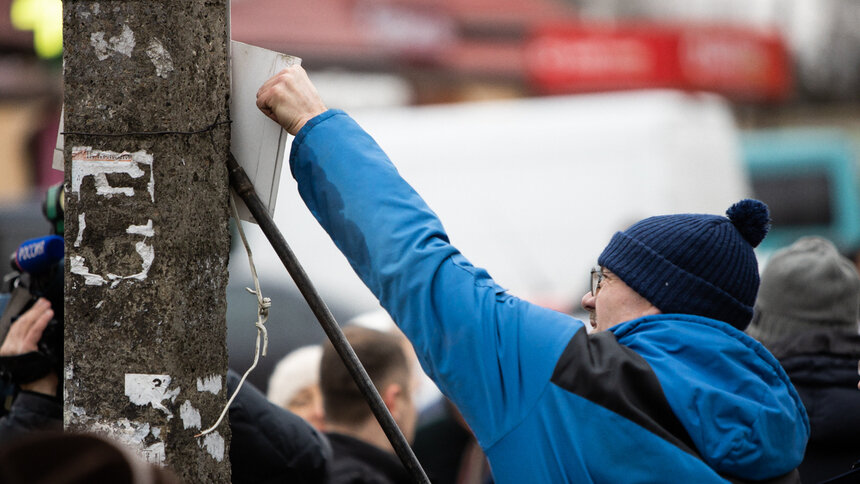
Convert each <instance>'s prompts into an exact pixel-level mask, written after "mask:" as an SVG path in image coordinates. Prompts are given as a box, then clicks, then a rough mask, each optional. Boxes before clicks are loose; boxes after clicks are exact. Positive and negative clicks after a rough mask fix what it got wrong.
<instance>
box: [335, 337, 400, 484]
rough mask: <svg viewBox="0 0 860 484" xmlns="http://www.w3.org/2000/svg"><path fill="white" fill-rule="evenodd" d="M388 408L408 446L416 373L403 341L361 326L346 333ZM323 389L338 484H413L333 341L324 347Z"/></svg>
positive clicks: (336, 483) (336, 482)
mask: <svg viewBox="0 0 860 484" xmlns="http://www.w3.org/2000/svg"><path fill="white" fill-rule="evenodd" d="M343 333H344V336H346V339H347V341H349V343H350V345H352V347H353V349H354V350H355V354H356V356H358V359H359V361H361V363H362V365H363V366H364V368H365V370H367V374H368V376H370V379H371V380H372V381H373V385H374V386H375V387H376V389H377V391H378V392H379V395H380V396H381V397H382V401H383V402H384V403H385V406H386V407H388V410H389V412H391V416H392V417H393V418H394V421H395V422H396V423H397V425H398V426H399V427H400V429H401V431H402V432H403V435H404V436H405V437H406V439H407V440H408V441H410V442H411V441H412V439H413V438H414V435H415V422H416V420H417V411H416V409H415V404H414V402H413V396H412V393H413V392H412V391H413V386H414V376H413V375H414V373H413V372H412V371H411V369H410V366H409V363H408V360H407V359H406V354H405V353H404V351H403V346H402V341H401V339H400V338H399V337H397V336H395V335H393V334H389V333H383V332H381V331H376V330H373V329H369V328H364V327H360V326H348V327H346V328H345V329H344V331H343ZM320 389H321V390H322V395H323V407H324V408H325V427H326V431H327V433H326V435H327V436H328V438H329V441H330V442H331V446H332V450H333V453H334V456H333V458H332V461H331V466H330V468H329V480H328V482H329V483H332V484H399V483H404V484H405V483H412V482H413V480H412V478H411V477H410V474H409V473H408V472H407V470H406V468H405V467H404V466H403V464H402V463H401V462H400V460H399V459H398V458H397V456H396V455H395V454H394V449H393V448H392V446H391V443H390V442H389V441H388V438H387V437H386V436H385V433H384V432H383V430H382V427H380V425H379V423H378V422H377V421H376V419H375V418H374V416H373V413H372V412H371V410H370V406H369V405H368V404H367V401H366V400H365V399H364V397H363V396H362V394H361V392H360V391H359V389H358V386H357V385H356V384H355V382H354V381H353V380H352V377H351V376H350V373H349V371H348V370H347V368H346V366H345V365H344V363H343V361H341V360H340V357H339V356H338V355H337V353H336V352H335V349H334V346H332V344H331V343H330V342H326V343H325V344H324V345H323V355H322V360H321V362H320Z"/></svg>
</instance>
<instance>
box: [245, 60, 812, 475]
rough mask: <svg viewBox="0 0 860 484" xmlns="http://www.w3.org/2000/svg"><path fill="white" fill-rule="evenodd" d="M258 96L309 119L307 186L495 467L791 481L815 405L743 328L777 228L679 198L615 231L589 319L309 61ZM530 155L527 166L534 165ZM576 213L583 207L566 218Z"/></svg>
mask: <svg viewBox="0 0 860 484" xmlns="http://www.w3.org/2000/svg"><path fill="white" fill-rule="evenodd" d="M257 105H258V107H259V108H260V109H261V110H262V111H263V112H264V113H265V114H266V115H268V116H269V117H270V118H272V119H273V120H275V121H276V122H278V123H279V124H280V125H281V126H283V127H284V128H285V129H286V130H287V131H288V132H290V133H292V134H294V135H295V136H296V138H295V140H294V141H293V145H292V151H291V155H290V168H291V170H292V173H293V176H294V177H295V178H296V180H297V182H298V189H299V193H300V195H301V196H302V198H303V200H304V201H305V203H306V204H307V206H308V208H309V209H310V211H311V212H312V213H313V215H314V216H315V217H316V218H317V220H318V221H319V222H320V224H321V225H322V226H323V228H325V230H326V231H327V232H328V234H329V235H330V236H331V238H332V240H333V241H334V242H335V244H336V245H337V246H338V248H339V249H340V250H341V251H342V252H343V253H344V254H345V255H346V257H347V259H348V260H349V262H350V264H351V265H352V267H353V269H354V270H355V271H356V272H357V273H358V275H359V276H360V277H361V278H362V280H363V281H364V283H365V284H367V286H368V287H369V288H370V290H371V291H372V292H373V293H374V294H375V295H376V296H377V297H378V298H379V300H380V302H381V304H382V305H383V307H384V308H385V309H386V310H387V311H388V312H389V314H390V315H391V316H392V318H393V319H394V321H396V322H397V324H398V326H400V328H401V329H402V330H403V332H404V333H405V334H406V336H407V337H408V338H409V340H410V341H411V342H412V344H413V346H414V347H415V350H416V353H417V354H418V357H419V360H420V361H421V365H422V367H423V368H424V370H425V371H426V372H427V374H428V375H430V377H431V378H433V380H434V381H435V382H436V383H437V384H438V385H439V387H440V389H441V390H442V391H443V392H444V393H445V395H446V396H448V398H450V399H451V400H452V401H453V402H454V403H455V404H456V405H457V407H458V408H459V409H460V411H461V412H462V414H463V416H464V417H465V419H466V421H467V422H468V424H469V426H470V427H471V428H472V430H473V431H474V433H475V435H476V437H477V438H478V442H479V443H480V444H481V447H482V448H483V449H484V450H485V452H486V454H487V457H488V458H489V460H490V465H491V467H492V470H493V475H494V477H495V479H496V481H497V482H500V483H524V482H530V483H531V482H546V483H557V482H609V483H619V482H696V483H706V482H726V480H730V481H733V482H747V481H762V480H771V482H791V479H792V478H794V477H796V471H794V469H795V468H796V467H797V465H798V464H799V463H800V461H801V458H802V457H803V452H804V447H805V445H806V441H807V438H808V435H809V422H808V419H807V416H806V412H805V410H804V408H803V406H802V404H801V403H800V399H799V398H798V395H797V393H796V392H795V390H794V388H793V387H792V385H791V383H790V382H789V380H788V378H787V377H786V375H785V372H784V371H783V370H782V368H781V367H780V366H779V364H778V363H777V362H776V360H775V359H774V358H773V357H772V356H771V355H770V353H768V352H767V351H766V350H765V349H764V348H763V347H762V346H761V345H760V344H759V343H757V342H756V341H754V340H753V339H752V338H750V337H748V336H746V335H745V334H744V333H743V332H742V330H743V329H744V328H745V327H746V326H747V324H748V323H749V320H750V318H751V316H752V306H753V303H754V301H755V295H756V291H757V290H758V284H759V276H758V267H757V264H756V259H755V255H754V253H753V247H754V246H756V245H758V243H759V242H760V241H761V240H762V239H763V238H764V235H765V234H766V232H767V227H768V214H767V207H765V206H764V204H762V203H761V202H758V201H755V200H744V201H741V202H739V203H737V204H735V205H734V206H732V207H731V208H730V209H729V211H728V212H727V214H728V218H727V217H721V216H715V215H695V214H685V215H668V216H659V217H651V218H648V219H645V220H643V221H641V222H639V223H637V224H635V225H633V226H632V227H630V228H628V229H627V230H625V231H623V232H619V233H617V234H615V236H614V237H613V238H612V240H611V241H610V242H609V245H608V246H607V247H606V249H605V250H604V251H603V253H602V254H601V255H600V257H599V258H598V263H599V265H600V267H599V268H598V269H596V270H595V272H594V273H593V276H592V277H593V279H592V281H593V284H592V291H591V292H590V293H589V294H586V295H585V296H584V297H583V301H582V303H583V307H585V308H586V309H587V310H589V311H590V312H591V314H592V318H591V324H592V326H593V327H594V328H595V329H597V330H598V331H597V332H595V333H594V334H589V333H588V331H587V330H586V326H585V324H584V323H582V322H581V321H578V320H575V319H573V318H571V317H570V316H567V315H564V314H561V313H558V312H555V311H551V310H549V309H545V308H542V307H539V306H536V305H534V304H531V303H529V302H526V301H523V300H520V299H518V298H516V297H514V296H512V295H510V294H508V293H507V292H506V291H505V290H504V289H503V288H501V287H500V286H498V285H497V284H496V283H495V282H494V281H493V279H492V278H491V277H490V276H489V274H488V273H487V272H486V271H485V270H483V269H480V268H477V267H474V266H472V265H471V264H470V263H469V261H468V260H466V258H465V257H464V256H463V255H461V254H460V252H459V251H458V250H457V249H456V248H455V247H453V246H452V245H451V244H450V243H449V241H448V237H447V235H446V233H445V231H444V229H443V228H442V224H441V223H440V221H439V220H438V218H437V217H436V215H435V214H434V213H433V212H432V211H431V210H430V208H429V207H428V206H427V205H426V204H425V203H424V201H423V200H422V199H421V198H420V197H419V196H418V194H417V193H416V192H415V191H414V190H413V189H412V188H411V187H410V186H409V185H408V184H407V183H406V182H405V181H404V180H403V179H402V178H401V177H400V176H399V174H398V173H397V170H396V169H395V168H394V165H393V164H392V163H391V162H390V161H389V160H388V158H387V156H386V155H385V153H383V152H382V150H381V149H380V148H379V146H378V145H377V144H376V143H375V142H374V141H373V139H372V138H371V137H370V136H369V135H368V134H367V133H365V132H364V131H363V130H362V129H361V128H360V127H359V126H358V125H357V124H356V123H355V122H354V121H353V120H352V119H351V118H350V117H349V116H347V115H346V114H345V113H343V112H341V111H336V110H327V109H326V108H325V106H324V104H323V103H322V101H321V100H320V98H319V96H318V94H317V92H316V90H315V88H314V87H313V85H312V84H311V83H310V81H309V80H308V78H307V75H306V74H305V72H304V70H302V68H301V67H291V68H287V69H286V70H284V71H282V72H281V73H279V74H278V75H276V76H275V77H273V78H272V79H270V80H269V81H267V82H266V83H265V84H264V85H263V86H262V87H261V88H260V91H259V92H258V93H257ZM526 168H527V167H526ZM571 223H575V221H571Z"/></svg>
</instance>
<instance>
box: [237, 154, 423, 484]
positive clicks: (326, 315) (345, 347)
mask: <svg viewBox="0 0 860 484" xmlns="http://www.w3.org/2000/svg"><path fill="white" fill-rule="evenodd" d="M227 169H228V170H229V172H230V185H231V186H232V187H233V190H234V191H235V192H236V194H237V195H239V197H240V198H241V199H242V200H243V201H244V202H245V205H246V206H247V207H248V210H249V211H250V212H251V215H253V216H254V219H256V220H257V223H258V224H259V225H260V228H261V229H262V230H263V233H264V234H266V238H267V239H269V243H270V244H272V247H273V248H274V249H275V252H276V253H277V254H278V257H280V258H281V262H283V263H284V267H286V268H287V272H289V273H290V276H291V277H292V278H293V281H295V283H296V286H297V287H298V288H299V292H301V293H302V296H304V298H305V301H307V303H308V306H310V308H311V311H313V313H314V315H315V316H316V317H317V320H318V321H319V323H320V326H322V329H323V331H325V334H326V335H327V336H328V339H329V340H331V342H332V344H333V345H334V349H335V351H337V354H338V355H339V356H340V359H341V360H343V363H344V364H345V365H346V368H347V369H348V370H349V373H350V374H351V375H352V379H353V380H355V383H356V384H357V385H358V388H359V390H361V393H362V394H363V395H364V398H365V399H366V400H367V403H368V404H370V409H371V411H373V415H374V416H375V417H376V420H378V421H379V425H380V426H382V430H383V431H384V432H385V435H386V436H387V437H388V440H389V441H390V442H391V445H392V447H394V452H395V453H397V456H398V457H399V458H400V461H401V462H403V465H404V466H406V469H407V470H408V471H409V472H410V473H411V474H412V477H413V478H414V479H415V482H418V483H421V484H425V483H426V484H429V483H430V480H429V479H428V478H427V475H426V474H425V473H424V469H422V468H421V464H420V463H419V462H418V458H417V457H415V453H413V452H412V449H411V448H410V447H409V443H408V442H406V437H404V436H403V433H402V432H401V431H400V428H399V427H397V424H396V423H395V422H394V418H393V417H392V416H391V413H390V412H389V411H388V408H387V407H386V406H385V403H384V402H383V401H382V397H380V396H379V392H377V391H376V387H374V386H373V382H372V381H371V380H370V377H369V376H368V375H367V371H365V369H364V366H362V364H361V362H360V361H358V357H357V356H355V351H353V349H352V346H350V345H349V342H348V341H347V340H346V337H344V335H343V331H341V329H340V327H339V326H338V325H337V321H335V319H334V316H332V314H331V311H329V309H328V307H327V306H326V305H325V303H324V302H323V300H322V298H321V297H320V295H319V293H317V291H316V289H315V288H314V286H313V284H312V283H311V280H310V278H308V275H307V274H306V273H305V270H304V269H303V268H302V266H301V265H300V264H299V261H298V259H296V256H295V254H293V251H292V250H291V249H290V246H289V245H288V244H287V241H286V239H284V236H283V235H281V231H280V230H278V227H277V226H276V225H275V222H274V220H272V217H271V216H270V215H269V212H267V211H266V208H265V207H264V206H263V202H262V201H260V197H259V196H258V195H257V192H256V191H255V190H254V185H253V184H252V183H251V180H250V179H249V178H248V175H247V174H245V170H243V169H242V167H241V166H239V163H238V162H236V158H234V157H233V154H232V153H229V156H228V158H227ZM236 223H241V222H239V221H238V220H237V221H236Z"/></svg>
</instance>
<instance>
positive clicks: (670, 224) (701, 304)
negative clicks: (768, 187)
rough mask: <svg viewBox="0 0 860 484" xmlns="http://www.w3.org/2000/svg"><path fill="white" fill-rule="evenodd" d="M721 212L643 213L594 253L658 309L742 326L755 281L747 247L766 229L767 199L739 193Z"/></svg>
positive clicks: (747, 317)
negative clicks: (712, 213)
mask: <svg viewBox="0 0 860 484" xmlns="http://www.w3.org/2000/svg"><path fill="white" fill-rule="evenodd" d="M726 215H727V216H726V217H722V216H719V215H706V214H677V215H660V216H656V217H649V218H646V219H644V220H642V221H640V222H637V223H636V224H634V225H632V226H630V227H629V228H628V229H626V230H624V231H623V232H617V233H616V234H615V235H614V236H613V237H612V240H610V241H609V245H607V246H606V248H605V249H604V250H603V253H601V254H600V257H599V258H598V259H597V262H598V264H600V265H601V266H604V267H606V268H607V269H609V270H611V271H612V272H613V273H615V274H616V275H617V276H618V277H619V278H621V280H622V281H624V282H625V284H627V285H628V286H629V287H630V288H632V289H633V290H634V291H636V292H637V293H638V294H639V295H641V296H642V297H644V298H645V299H647V300H648V301H649V302H650V303H651V304H653V305H654V306H655V307H656V308H657V309H659V310H660V312H662V313H681V314H693V315H698V316H704V317H707V318H712V319H717V320H720V321H724V322H726V323H729V324H731V325H732V326H734V327H735V328H738V329H740V330H742V331H743V330H744V329H745V328H746V327H747V325H749V322H750V319H751V318H752V314H753V305H754V304H755V298H756V293H757V292H758V287H759V273H758V262H757V261H756V256H755V252H754V251H753V249H754V248H755V247H757V246H758V245H759V244H760V243H761V241H762V240H763V239H764V237H765V235H767V232H768V230H769V229H770V214H769V212H768V209H767V205H765V204H764V203H762V202H761V201H759V200H753V199H745V200H741V201H739V202H737V203H735V204H734V205H732V206H731V207H730V208H729V209H728V210H727V211H726Z"/></svg>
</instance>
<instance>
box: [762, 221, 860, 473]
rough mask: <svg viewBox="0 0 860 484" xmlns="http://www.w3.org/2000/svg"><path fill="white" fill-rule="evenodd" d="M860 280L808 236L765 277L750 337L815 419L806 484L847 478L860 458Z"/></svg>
mask: <svg viewBox="0 0 860 484" xmlns="http://www.w3.org/2000/svg"><path fill="white" fill-rule="evenodd" d="M858 311H860V276H858V274H857V270H856V269H855V267H854V265H853V264H852V263H851V261H849V260H848V259H846V258H844V257H842V256H840V255H839V253H838V252H837V250H836V247H834V245H833V244H832V243H831V242H830V241H828V240H826V239H823V238H820V237H805V238H802V239H800V240H798V241H797V242H795V243H794V244H792V245H791V246H790V247H787V248H784V249H782V250H780V251H778V252H777V253H775V254H774V255H773V257H772V258H771V259H770V261H769V262H768V264H767V266H766V267H765V269H764V272H763V273H762V278H761V288H760V289H759V295H758V300H757V301H756V306H755V314H754V316H753V320H752V323H751V324H750V327H749V329H748V330H747V332H748V333H749V334H750V335H751V336H753V337H754V338H756V339H758V340H759V341H761V342H762V343H763V344H764V345H765V347H767V349H768V350H770V351H771V352H772V353H773V355H774V356H776V358H777V359H778V360H779V362H780V363H781V364H782V366H783V367H784V368H785V371H786V372H787V373H788V376H789V378H790V379H791V381H792V383H794V386H795V388H797V391H798V393H799V394H800V398H801V399H802V400H803V404H804V405H805V406H806V411H807V413H808V414H809V423H810V427H811V435H810V439H809V444H808V445H807V447H806V454H805V455H804V459H803V462H802V463H801V465H800V467H799V471H800V476H801V479H802V481H803V482H820V481H822V480H824V479H827V478H830V477H834V476H836V475H839V474H841V473H844V472H847V471H848V470H849V469H850V468H851V465H852V464H853V463H854V462H856V461H857V460H858V459H860V438H858V436H857V429H860V391H858V388H857V385H858V381H857V380H858V360H860V336H858Z"/></svg>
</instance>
